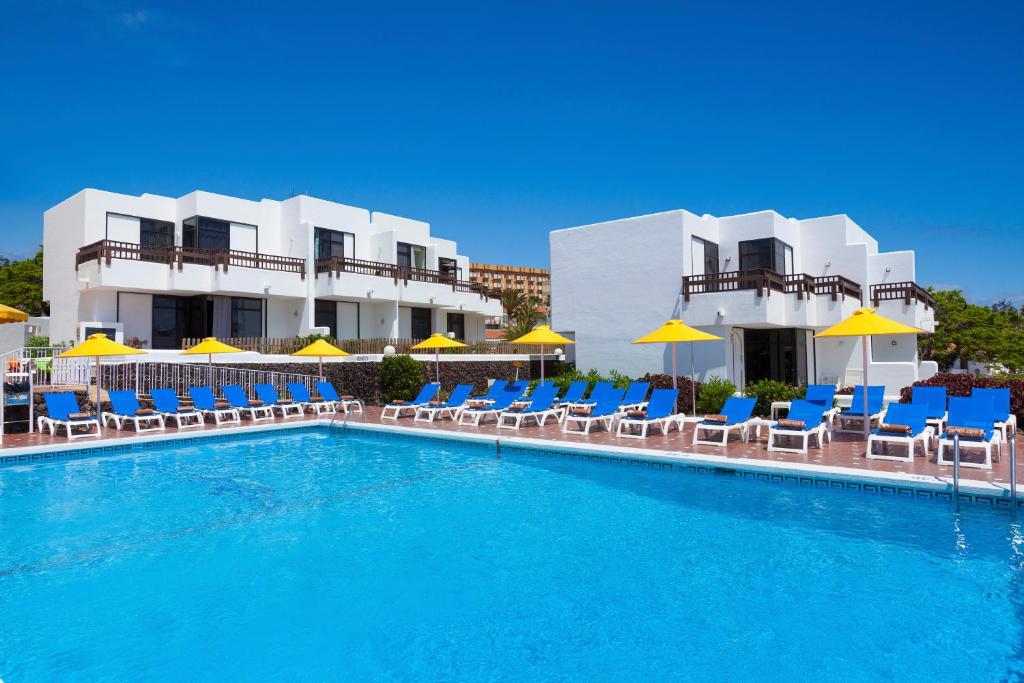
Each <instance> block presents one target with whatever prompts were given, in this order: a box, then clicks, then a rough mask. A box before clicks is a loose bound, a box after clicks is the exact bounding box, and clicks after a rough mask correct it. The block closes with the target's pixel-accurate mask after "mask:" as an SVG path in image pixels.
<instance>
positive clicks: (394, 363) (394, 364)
mask: <svg viewBox="0 0 1024 683" xmlns="http://www.w3.org/2000/svg"><path fill="white" fill-rule="evenodd" d="M422 384H423V363H421V362H419V361H418V360H415V359H413V357H412V356H406V355H397V356H385V357H384V359H383V360H381V362H380V389H381V394H380V395H381V399H382V400H383V401H384V402H386V403H387V402H390V401H410V400H412V399H413V398H415V397H416V394H417V393H418V392H419V390H420V387H421V386H422Z"/></svg>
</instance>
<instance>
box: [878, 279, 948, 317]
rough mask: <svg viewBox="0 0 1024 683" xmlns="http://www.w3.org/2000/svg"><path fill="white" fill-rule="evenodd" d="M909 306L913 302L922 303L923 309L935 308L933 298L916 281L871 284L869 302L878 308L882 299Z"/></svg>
mask: <svg viewBox="0 0 1024 683" xmlns="http://www.w3.org/2000/svg"><path fill="white" fill-rule="evenodd" d="M899 300H902V301H903V303H904V304H906V305H907V306H910V305H911V304H913V303H920V304H923V305H924V307H925V309H926V310H928V309H930V310H932V311H934V310H935V299H933V298H932V295H931V294H929V293H928V290H926V289H925V288H924V287H922V286H921V285H919V284H917V283H916V282H886V283H883V284H880V285H871V304H872V305H873V306H874V307H875V308H878V305H879V303H880V302H882V301H899Z"/></svg>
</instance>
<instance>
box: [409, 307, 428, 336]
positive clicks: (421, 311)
mask: <svg viewBox="0 0 1024 683" xmlns="http://www.w3.org/2000/svg"><path fill="white" fill-rule="evenodd" d="M410 313H411V314H412V315H411V318H412V330H411V332H410V334H412V338H413V339H426V338H427V337H429V336H430V335H431V333H432V332H433V325H431V322H430V314H431V310H430V309H429V308H412V309H410Z"/></svg>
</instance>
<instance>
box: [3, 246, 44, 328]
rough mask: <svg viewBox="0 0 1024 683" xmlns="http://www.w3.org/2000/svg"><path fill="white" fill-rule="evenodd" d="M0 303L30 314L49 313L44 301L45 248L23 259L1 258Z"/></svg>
mask: <svg viewBox="0 0 1024 683" xmlns="http://www.w3.org/2000/svg"><path fill="white" fill-rule="evenodd" d="M0 303H2V304H6V305H8V306H11V307H13V308H17V309H18V310H19V311H23V312H25V313H28V314H29V315H49V314H50V309H49V306H47V305H46V302H45V301H43V248H42V247H40V248H39V251H38V252H37V253H36V255H35V256H33V257H32V258H27V259H23V260H21V261H11V260H10V259H7V258H3V259H0Z"/></svg>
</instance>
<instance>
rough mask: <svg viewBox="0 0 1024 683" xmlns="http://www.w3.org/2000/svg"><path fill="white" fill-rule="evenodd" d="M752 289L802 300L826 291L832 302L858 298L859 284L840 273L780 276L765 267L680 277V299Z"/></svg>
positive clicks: (763, 293) (860, 296) (764, 293)
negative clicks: (821, 275)
mask: <svg viewBox="0 0 1024 683" xmlns="http://www.w3.org/2000/svg"><path fill="white" fill-rule="evenodd" d="M751 289H752V290H755V291H756V292H757V295H758V296H764V295H770V294H771V293H772V292H781V293H783V294H796V296H797V298H798V299H803V298H804V297H805V296H808V295H810V294H829V295H831V296H832V300H833V301H836V300H838V299H839V297H840V296H842V297H843V298H844V299H845V298H846V297H851V298H854V299H860V300H863V299H862V293H861V289H860V285H859V284H857V283H856V282H854V281H853V280H849V279H847V278H845V277H842V276H840V275H827V276H824V277H814V276H811V275H807V274H806V273H797V274H794V275H780V274H778V273H776V272H775V271H774V270H770V269H768V268H759V269H757V270H734V271H729V272H725V273H709V274H707V275H688V276H686V277H684V278H683V298H684V299H685V300H686V301H689V300H690V296H691V295H693V294H709V293H713V292H735V291H740V290H751Z"/></svg>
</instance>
